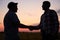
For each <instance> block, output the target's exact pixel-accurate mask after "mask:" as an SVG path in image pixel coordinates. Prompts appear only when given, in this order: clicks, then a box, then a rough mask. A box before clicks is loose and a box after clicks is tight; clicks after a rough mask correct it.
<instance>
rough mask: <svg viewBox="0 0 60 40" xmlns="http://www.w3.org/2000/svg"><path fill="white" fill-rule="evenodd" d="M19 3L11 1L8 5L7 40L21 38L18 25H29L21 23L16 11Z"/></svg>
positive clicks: (5, 29)
mask: <svg viewBox="0 0 60 40" xmlns="http://www.w3.org/2000/svg"><path fill="white" fill-rule="evenodd" d="M17 4H18V3H14V2H10V3H9V4H8V6H7V7H8V9H9V11H8V12H7V14H6V15H5V17H4V34H5V40H19V36H18V27H20V28H28V26H25V25H23V24H21V23H20V21H19V19H18V17H17V15H16V12H17V10H18V8H17Z"/></svg>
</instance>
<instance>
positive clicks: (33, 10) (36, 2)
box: [0, 0, 60, 40]
mask: <svg viewBox="0 0 60 40" xmlns="http://www.w3.org/2000/svg"><path fill="white" fill-rule="evenodd" d="M43 1H46V0H0V36H1V37H0V39H1V40H2V39H3V36H4V35H3V32H4V25H3V19H4V16H5V14H6V13H7V12H8V8H7V5H8V3H9V2H17V3H18V12H17V13H16V14H17V15H18V18H19V20H20V22H21V23H22V24H25V25H28V26H29V25H32V26H36V25H38V24H39V23H40V18H41V15H42V14H43V13H44V11H43V10H42V3H43ZM47 1H50V3H51V7H50V9H53V10H55V11H56V12H57V14H58V18H59V22H60V5H59V4H60V0H47ZM18 30H19V32H21V37H22V40H24V39H23V35H25V36H26V38H27V39H26V38H25V40H40V38H41V34H40V30H33V31H30V30H29V29H26V28H18ZM59 32H60V27H59ZM33 34H34V35H35V36H34V35H33ZM36 34H37V35H36ZM19 35H20V33H19ZM28 35H29V36H28ZM39 35H40V36H39ZM25 36H24V37H25Z"/></svg>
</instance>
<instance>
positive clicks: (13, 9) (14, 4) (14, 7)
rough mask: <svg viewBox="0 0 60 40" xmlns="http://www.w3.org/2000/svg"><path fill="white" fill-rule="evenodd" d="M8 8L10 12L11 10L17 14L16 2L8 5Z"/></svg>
mask: <svg viewBox="0 0 60 40" xmlns="http://www.w3.org/2000/svg"><path fill="white" fill-rule="evenodd" d="M8 8H9V10H11V11H14V12H17V9H18V8H17V3H14V2H10V3H9V4H8Z"/></svg>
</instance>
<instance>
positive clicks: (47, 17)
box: [30, 1, 59, 40]
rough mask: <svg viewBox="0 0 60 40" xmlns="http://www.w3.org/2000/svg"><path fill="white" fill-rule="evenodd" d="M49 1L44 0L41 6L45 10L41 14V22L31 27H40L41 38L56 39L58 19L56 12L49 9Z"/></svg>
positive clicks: (43, 39) (44, 39) (45, 39)
mask: <svg viewBox="0 0 60 40" xmlns="http://www.w3.org/2000/svg"><path fill="white" fill-rule="evenodd" d="M49 7H50V2H49V1H44V2H43V5H42V8H43V10H44V11H45V12H44V14H43V15H42V16H41V22H40V24H39V25H38V26H37V27H31V28H30V30H33V29H35V30H36V29H41V33H42V40H56V38H57V37H58V36H57V34H58V30H59V21H58V16H57V13H56V12H55V11H54V10H51V9H49Z"/></svg>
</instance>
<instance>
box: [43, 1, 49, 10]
mask: <svg viewBox="0 0 60 40" xmlns="http://www.w3.org/2000/svg"><path fill="white" fill-rule="evenodd" d="M49 7H50V2H49V1H44V2H43V5H42V8H43V10H47V9H49Z"/></svg>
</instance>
